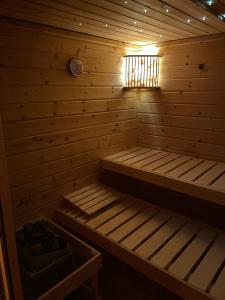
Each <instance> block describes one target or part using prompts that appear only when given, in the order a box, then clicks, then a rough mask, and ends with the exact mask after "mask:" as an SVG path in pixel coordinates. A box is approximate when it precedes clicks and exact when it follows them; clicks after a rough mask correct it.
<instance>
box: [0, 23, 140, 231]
mask: <svg viewBox="0 0 225 300" xmlns="http://www.w3.org/2000/svg"><path fill="white" fill-rule="evenodd" d="M6 23H7V22H6ZM6 23H4V22H2V24H1V29H0V36H1V42H0V43H1V48H0V52H1V55H0V78H1V80H0V81H1V83H0V91H1V95H2V101H1V104H0V114H1V116H2V120H3V130H4V137H5V142H6V148H7V149H6V151H7V159H8V166H9V173H10V174H9V181H10V186H11V194H12V205H13V209H14V216H15V222H16V224H17V225H20V223H21V222H26V221H27V220H28V219H30V218H33V217H35V216H36V215H39V214H46V213H47V214H50V213H51V211H52V209H53V208H54V207H56V206H57V205H58V203H59V202H60V200H61V198H62V196H63V195H65V194H68V193H70V192H72V191H73V190H75V189H77V188H80V187H82V186H83V185H84V184H87V183H91V182H92V181H94V180H96V179H97V177H98V160H99V158H100V157H102V156H105V155H109V154H112V153H115V152H118V151H122V150H124V149H126V148H127V147H129V146H132V145H135V143H136V134H137V110H136V100H135V92H132V91H131V92H129V91H123V88H122V85H121V81H120V76H119V74H120V70H121V66H122V56H123V55H124V54H125V53H126V50H125V46H126V45H125V44H122V43H118V42H113V41H108V40H104V39H99V38H94V37H90V38H89V37H87V36H85V35H81V34H76V33H73V34H72V35H71V34H68V32H66V31H63V30H57V29H51V28H50V27H49V28H47V27H37V25H29V24H25V25H24V24H22V23H21V24H20V25H19V24H17V25H15V24H13V23H12V24H11V25H9V24H6ZM74 56H75V57H79V58H80V59H81V60H82V61H83V62H84V73H83V74H82V75H81V76H80V77H79V78H74V77H72V76H71V75H70V74H69V72H68V69H67V63H68V61H69V59H70V58H71V57H74ZM107 201H108V200H107Z"/></svg>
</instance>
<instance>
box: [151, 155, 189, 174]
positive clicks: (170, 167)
mask: <svg viewBox="0 0 225 300" xmlns="http://www.w3.org/2000/svg"><path fill="white" fill-rule="evenodd" d="M189 160H191V158H190V157H188V156H181V157H178V158H177V159H175V160H173V161H171V162H170V163H168V164H166V165H164V166H161V167H160V168H158V169H156V170H154V172H156V173H159V174H166V173H168V172H169V171H172V170H173V169H175V168H177V167H179V166H181V165H183V164H184V163H186V162H187V161H189Z"/></svg>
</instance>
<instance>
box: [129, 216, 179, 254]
mask: <svg viewBox="0 0 225 300" xmlns="http://www.w3.org/2000/svg"><path fill="white" fill-rule="evenodd" d="M183 224H184V219H183V218H178V217H174V218H172V219H171V220H170V221H169V222H168V223H166V224H165V225H164V226H163V227H162V228H160V229H159V230H158V231H157V232H156V233H155V234H154V235H153V236H151V237H150V238H149V239H147V240H146V241H145V242H144V243H143V244H142V245H141V246H139V247H138V248H137V249H136V250H135V252H136V253H138V254H139V255H141V256H142V257H144V258H147V259H149V258H150V257H151V256H153V254H154V253H156V252H157V251H158V250H159V249H160V248H161V247H162V246H163V245H164V244H165V243H166V242H167V241H168V240H169V239H170V238H171V237H172V236H173V235H174V234H175V233H176V232H177V231H178V230H179V229H180V227H181V226H182V225H183Z"/></svg>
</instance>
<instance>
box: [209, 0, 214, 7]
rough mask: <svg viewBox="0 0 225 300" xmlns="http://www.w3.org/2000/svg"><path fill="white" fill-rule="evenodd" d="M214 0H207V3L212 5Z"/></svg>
mask: <svg viewBox="0 0 225 300" xmlns="http://www.w3.org/2000/svg"><path fill="white" fill-rule="evenodd" d="M214 2H215V1H213V0H209V1H207V4H208V5H209V6H211V5H213V4H214Z"/></svg>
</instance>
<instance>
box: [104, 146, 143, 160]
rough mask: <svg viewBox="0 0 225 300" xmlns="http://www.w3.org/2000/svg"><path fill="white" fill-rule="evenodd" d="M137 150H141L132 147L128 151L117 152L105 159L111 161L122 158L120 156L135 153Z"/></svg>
mask: <svg viewBox="0 0 225 300" xmlns="http://www.w3.org/2000/svg"><path fill="white" fill-rule="evenodd" d="M138 149H141V147H133V148H129V149H126V150H124V151H121V152H117V153H115V154H112V155H109V156H107V157H106V159H110V160H113V159H115V158H118V157H122V156H124V155H127V154H129V153H132V152H135V151H137V150H138Z"/></svg>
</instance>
